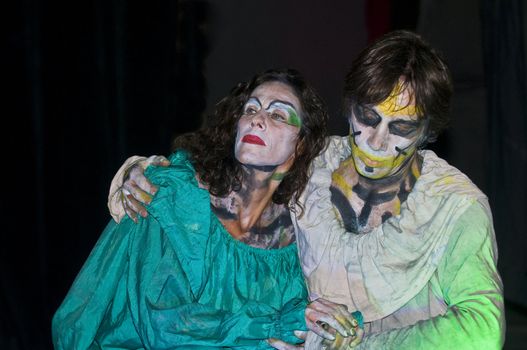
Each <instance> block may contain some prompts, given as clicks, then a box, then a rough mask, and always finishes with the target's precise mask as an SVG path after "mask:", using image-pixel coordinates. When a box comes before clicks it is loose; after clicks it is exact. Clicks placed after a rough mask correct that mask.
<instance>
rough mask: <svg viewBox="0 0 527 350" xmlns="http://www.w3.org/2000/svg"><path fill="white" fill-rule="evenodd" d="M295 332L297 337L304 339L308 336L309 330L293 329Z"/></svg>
mask: <svg viewBox="0 0 527 350" xmlns="http://www.w3.org/2000/svg"><path fill="white" fill-rule="evenodd" d="M293 334H294V335H295V337H297V338H298V339H302V340H304V341H305V340H306V338H307V331H293Z"/></svg>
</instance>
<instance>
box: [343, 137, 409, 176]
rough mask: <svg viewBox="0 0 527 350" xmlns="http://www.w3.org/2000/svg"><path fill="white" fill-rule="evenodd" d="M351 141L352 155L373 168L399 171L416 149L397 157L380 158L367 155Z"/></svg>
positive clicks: (406, 151)
mask: <svg viewBox="0 0 527 350" xmlns="http://www.w3.org/2000/svg"><path fill="white" fill-rule="evenodd" d="M350 141H351V142H350V144H351V152H352V154H353V155H354V156H356V157H357V158H359V159H360V160H361V161H362V162H363V163H364V165H366V166H369V167H372V168H391V169H397V168H399V167H400V166H401V165H402V164H403V163H404V162H405V161H406V159H408V158H410V157H411V156H412V155H413V154H414V151H415V148H412V149H411V150H405V153H406V154H402V153H399V154H398V155H396V156H387V157H380V156H376V155H373V154H370V153H366V152H365V151H363V150H362V149H360V148H359V147H358V146H357V144H356V143H355V142H354V140H353V139H352V140H350Z"/></svg>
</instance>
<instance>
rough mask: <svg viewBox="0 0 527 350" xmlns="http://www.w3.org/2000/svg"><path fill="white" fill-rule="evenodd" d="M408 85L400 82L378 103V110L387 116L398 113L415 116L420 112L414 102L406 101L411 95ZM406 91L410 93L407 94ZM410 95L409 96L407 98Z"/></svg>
mask: <svg viewBox="0 0 527 350" xmlns="http://www.w3.org/2000/svg"><path fill="white" fill-rule="evenodd" d="M407 89H408V87H406V88H405V87H403V85H402V84H401V83H400V82H399V83H397V85H396V86H395V87H394V88H393V91H392V92H391V93H390V96H388V98H386V100H384V101H382V102H381V103H380V104H378V105H377V108H378V110H379V111H380V112H381V113H382V114H384V115H385V116H387V117H394V116H398V115H407V116H415V115H417V113H418V112H419V111H418V109H417V108H416V106H415V103H414V102H406V101H405V100H408V98H409V97H410V95H409V92H408V90H407ZM405 91H407V92H408V93H407V94H405ZM405 97H408V98H405Z"/></svg>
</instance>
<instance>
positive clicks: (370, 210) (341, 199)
mask: <svg viewBox="0 0 527 350" xmlns="http://www.w3.org/2000/svg"><path fill="white" fill-rule="evenodd" d="M421 165H422V159H421V157H420V156H419V155H418V154H417V153H416V155H415V156H414V157H412V158H411V159H410V160H409V162H408V163H407V165H406V166H405V167H403V168H401V170H400V171H398V172H397V173H396V174H393V175H391V176H387V177H384V178H381V179H370V178H367V177H364V176H362V175H360V174H359V173H358V172H357V170H356V169H355V164H354V163H353V159H352V158H351V157H350V158H349V159H347V160H345V161H344V162H342V163H341V165H340V167H339V169H337V170H336V171H335V172H334V173H333V179H332V185H331V192H332V202H333V204H334V205H335V207H336V208H337V209H338V211H339V213H340V216H341V219H342V220H343V222H344V225H345V226H346V229H347V230H348V231H352V232H356V233H359V232H369V231H370V230H371V229H373V228H374V227H376V226H378V225H380V224H381V223H382V222H384V221H385V220H387V219H388V218H390V217H391V216H395V215H398V214H399V213H400V206H401V204H402V203H404V201H406V198H407V197H408V194H409V193H410V192H411V191H412V189H413V187H414V185H415V183H416V181H417V179H418V177H419V176H420V174H421Z"/></svg>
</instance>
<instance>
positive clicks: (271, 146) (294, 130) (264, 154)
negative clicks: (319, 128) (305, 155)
mask: <svg viewBox="0 0 527 350" xmlns="http://www.w3.org/2000/svg"><path fill="white" fill-rule="evenodd" d="M300 116H301V109H300V101H299V100H298V98H297V97H296V95H295V94H294V92H293V90H292V89H291V88H290V87H289V86H287V85H285V84H283V83H280V82H269V83H264V84H262V85H260V86H258V87H257V88H256V89H254V91H253V92H252V94H251V96H250V98H249V100H248V101H247V102H246V103H245V105H244V107H243V115H242V116H241V118H240V120H239V121H238V133H237V135H236V144H235V150H234V152H235V156H236V159H237V160H238V161H239V162H240V163H242V164H246V165H253V166H273V167H274V166H279V165H281V164H283V163H285V162H286V161H287V160H288V159H289V157H290V156H291V155H292V154H293V153H294V152H295V147H296V143H297V139H298V133H299V132H300V127H301V125H302V120H301V118H300Z"/></svg>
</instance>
